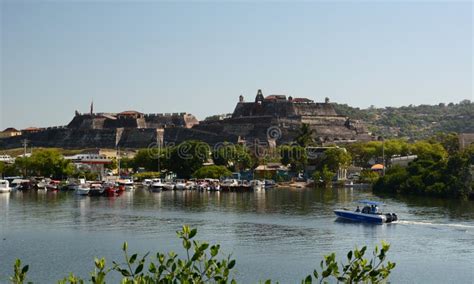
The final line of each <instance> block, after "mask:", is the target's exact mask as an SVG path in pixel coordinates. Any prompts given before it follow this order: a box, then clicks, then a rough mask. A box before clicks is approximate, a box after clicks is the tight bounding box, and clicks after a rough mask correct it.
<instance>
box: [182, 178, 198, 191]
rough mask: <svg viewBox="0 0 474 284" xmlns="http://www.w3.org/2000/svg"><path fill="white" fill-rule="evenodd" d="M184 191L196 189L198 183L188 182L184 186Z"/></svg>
mask: <svg viewBox="0 0 474 284" xmlns="http://www.w3.org/2000/svg"><path fill="white" fill-rule="evenodd" d="M184 189H186V190H193V189H196V183H195V182H194V181H191V180H190V181H187V182H186V184H185V185H184Z"/></svg>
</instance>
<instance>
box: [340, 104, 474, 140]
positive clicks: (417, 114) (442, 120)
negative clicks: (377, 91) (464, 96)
mask: <svg viewBox="0 0 474 284" xmlns="http://www.w3.org/2000/svg"><path fill="white" fill-rule="evenodd" d="M333 105H334V108H335V109H336V112H337V113H338V114H341V115H345V116H348V117H350V118H353V119H360V120H363V121H364V122H365V123H366V125H367V127H368V129H369V131H370V132H372V133H373V134H375V135H382V136H384V137H408V138H412V139H420V138H426V137H429V136H431V135H433V134H435V133H436V132H457V133H474V103H473V102H471V101H470V100H463V101H461V102H459V103H449V104H444V103H440V104H438V105H419V106H414V105H409V106H403V107H385V108H375V107H369V108H367V109H360V108H354V107H351V106H348V105H347V104H337V103H333Z"/></svg>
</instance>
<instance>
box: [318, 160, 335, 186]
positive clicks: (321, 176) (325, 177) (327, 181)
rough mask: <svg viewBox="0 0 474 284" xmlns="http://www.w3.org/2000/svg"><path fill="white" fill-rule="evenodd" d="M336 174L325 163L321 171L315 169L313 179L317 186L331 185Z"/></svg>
mask: <svg viewBox="0 0 474 284" xmlns="http://www.w3.org/2000/svg"><path fill="white" fill-rule="evenodd" d="M335 175H336V174H335V173H334V172H331V171H330V170H329V169H328V167H327V166H326V165H325V166H323V169H322V170H320V171H315V172H314V173H313V180H314V184H315V185H316V186H324V187H326V188H327V187H331V185H332V180H333V178H334V176H335Z"/></svg>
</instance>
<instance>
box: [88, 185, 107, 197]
mask: <svg viewBox="0 0 474 284" xmlns="http://www.w3.org/2000/svg"><path fill="white" fill-rule="evenodd" d="M103 194H104V188H103V187H102V184H101V183H92V184H91V185H90V190H89V193H88V195H89V196H102V195H103Z"/></svg>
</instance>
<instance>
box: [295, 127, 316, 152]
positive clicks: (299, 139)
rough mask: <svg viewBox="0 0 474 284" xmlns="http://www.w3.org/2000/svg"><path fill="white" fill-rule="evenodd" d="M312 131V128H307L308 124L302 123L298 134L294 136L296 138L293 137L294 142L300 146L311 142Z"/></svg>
mask: <svg viewBox="0 0 474 284" xmlns="http://www.w3.org/2000/svg"><path fill="white" fill-rule="evenodd" d="M313 133H314V130H313V129H311V128H309V124H306V123H303V124H302V125H301V128H300V130H299V134H298V136H296V139H295V140H296V143H298V145H300V146H301V147H306V146H308V145H309V144H312V143H313V138H312V136H313Z"/></svg>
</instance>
